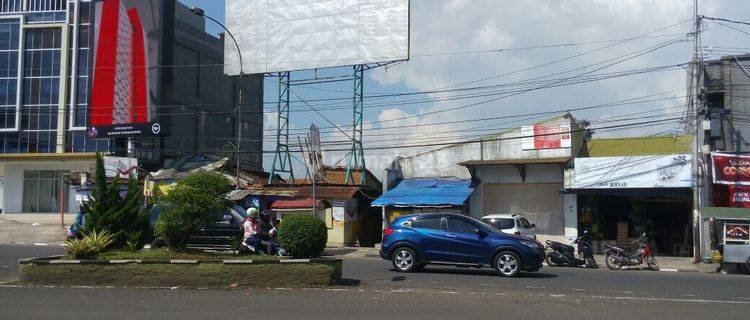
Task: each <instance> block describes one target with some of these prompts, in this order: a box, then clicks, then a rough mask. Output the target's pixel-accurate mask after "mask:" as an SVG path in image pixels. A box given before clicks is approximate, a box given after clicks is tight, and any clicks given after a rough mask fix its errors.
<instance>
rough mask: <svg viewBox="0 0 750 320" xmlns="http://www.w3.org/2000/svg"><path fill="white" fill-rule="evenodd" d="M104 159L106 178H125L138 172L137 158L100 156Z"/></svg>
mask: <svg viewBox="0 0 750 320" xmlns="http://www.w3.org/2000/svg"><path fill="white" fill-rule="evenodd" d="M102 158H103V159H102V160H103V161H104V172H105V174H106V176H107V178H114V177H117V176H119V177H120V178H123V179H127V178H128V177H129V176H130V175H131V174H136V175H137V174H138V159H136V158H126V157H110V156H104V157H102Z"/></svg>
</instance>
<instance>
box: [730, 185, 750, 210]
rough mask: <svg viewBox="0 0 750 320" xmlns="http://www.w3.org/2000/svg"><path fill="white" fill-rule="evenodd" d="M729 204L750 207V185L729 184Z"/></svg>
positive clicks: (737, 206) (736, 206)
mask: <svg viewBox="0 0 750 320" xmlns="http://www.w3.org/2000/svg"><path fill="white" fill-rule="evenodd" d="M729 206H730V207H735V208H750V186H729Z"/></svg>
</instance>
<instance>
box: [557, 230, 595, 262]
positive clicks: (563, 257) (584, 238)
mask: <svg viewBox="0 0 750 320" xmlns="http://www.w3.org/2000/svg"><path fill="white" fill-rule="evenodd" d="M546 242H547V248H548V249H552V251H551V252H548V253H547V255H546V257H545V259H546V260H547V265H549V266H563V265H567V266H570V267H586V268H594V269H595V268H599V265H598V264H597V263H596V260H595V259H594V251H593V248H592V246H591V236H590V235H589V232H588V230H584V231H583V234H582V235H580V236H579V237H578V238H576V239H575V240H573V244H577V245H578V254H579V255H580V256H581V258H578V257H576V256H575V252H574V250H573V246H571V245H567V244H564V243H560V242H557V241H551V240H547V241H546Z"/></svg>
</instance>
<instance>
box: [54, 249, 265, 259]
mask: <svg viewBox="0 0 750 320" xmlns="http://www.w3.org/2000/svg"><path fill="white" fill-rule="evenodd" d="M63 259H68V260H73V259H75V258H74V257H73V255H70V254H68V255H65V257H63ZM95 259H97V260H198V261H218V260H240V259H243V260H244V259H249V260H255V261H261V260H275V259H278V257H274V256H260V255H239V254H232V253H216V252H206V251H202V250H188V251H170V250H169V249H167V248H159V249H144V250H140V251H136V252H132V251H127V250H113V251H107V252H103V253H100V254H99V255H97V256H96V258H95Z"/></svg>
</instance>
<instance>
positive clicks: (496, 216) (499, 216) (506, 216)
mask: <svg viewBox="0 0 750 320" xmlns="http://www.w3.org/2000/svg"><path fill="white" fill-rule="evenodd" d="M523 217H524V216H523V215H521V214H516V213H514V214H505V213H502V214H501V213H498V214H488V215H486V216H484V217H482V219H485V218H487V219H513V218H523Z"/></svg>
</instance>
